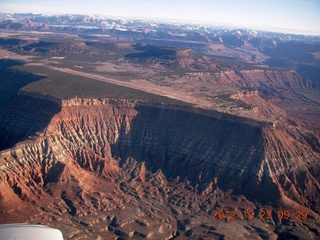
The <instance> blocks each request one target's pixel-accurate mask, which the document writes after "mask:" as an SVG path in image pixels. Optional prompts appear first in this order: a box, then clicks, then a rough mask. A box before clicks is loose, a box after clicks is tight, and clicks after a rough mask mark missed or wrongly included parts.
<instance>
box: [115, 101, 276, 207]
mask: <svg viewBox="0 0 320 240" xmlns="http://www.w3.org/2000/svg"><path fill="white" fill-rule="evenodd" d="M136 110H137V111H138V114H137V115H136V116H135V117H134V118H133V119H132V121H131V122H130V123H128V122H127V121H126V120H123V121H122V126H121V129H120V136H119V138H118V141H117V142H116V143H115V144H114V145H112V146H111V149H112V150H111V151H112V155H113V156H114V157H116V158H120V167H122V168H123V167H124V166H125V168H128V166H129V168H130V161H128V160H130V159H134V160H136V161H137V162H138V163H139V162H140V163H142V162H145V166H146V169H147V170H148V171H149V172H152V173H157V172H159V170H161V172H162V173H163V174H164V176H165V177H166V179H167V180H169V181H170V180H174V179H179V181H185V180H187V181H189V182H190V183H191V184H192V185H193V186H195V187H196V189H197V191H198V192H199V193H202V192H208V191H209V192H210V191H212V190H213V189H215V188H217V187H218V188H219V189H222V190H224V191H227V190H228V189H232V190H233V192H234V193H235V194H243V195H245V196H247V197H249V198H250V199H262V200H264V201H275V200H277V199H278V198H279V195H277V194H278V193H279V191H278V188H277V186H276V185H275V184H274V183H273V182H272V180H271V179H270V178H268V177H267V176H266V177H264V178H262V179H261V178H260V179H258V176H257V175H258V173H257V169H261V168H262V164H263V160H264V156H265V149H264V145H263V131H262V128H261V127H258V126H253V125H250V124H245V123H240V122H237V121H234V120H226V119H220V118H215V117H211V116H207V115H202V114H198V113H191V112H188V111H182V110H176V109H167V108H157V107H151V106H136ZM123 118H124V119H125V118H126V116H124V117H123ZM129 125H130V127H128V126H129ZM131 162H132V161H131ZM140 166H141V164H138V166H137V165H135V164H132V166H131V168H133V169H131V170H129V172H130V174H133V175H132V177H139V171H140V169H141V167H140ZM147 178H148V176H147ZM210 188H211V190H210ZM270 192H272V193H273V194H272V196H271V195H270Z"/></svg>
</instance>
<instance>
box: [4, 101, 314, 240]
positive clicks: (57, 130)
mask: <svg viewBox="0 0 320 240" xmlns="http://www.w3.org/2000/svg"><path fill="white" fill-rule="evenodd" d="M292 146H294V147H292ZM318 159H319V152H316V151H313V150H312V148H310V147H309V145H308V144H307V143H305V142H304V141H303V140H301V139H300V140H299V139H294V138H293V137H292V136H290V135H288V134H287V133H286V131H285V130H284V129H281V128H280V127H277V128H274V129H273V128H270V127H262V126H258V125H252V124H250V123H245V122H243V123H241V122H238V121H235V120H234V119H233V118H231V117H230V119H227V118H225V117H224V118H218V117H214V116H209V115H204V114H201V113H196V112H190V111H184V110H179V109H178V108H175V109H174V108H170V107H165V106H151V105H147V104H144V103H139V102H136V101H128V100H117V101H115V100H107V99H100V100H97V99H82V100H81V99H78V100H71V101H64V102H63V103H62V109H61V111H60V112H59V113H57V114H56V115H54V117H53V118H52V119H51V121H50V123H49V125H48V126H47V127H46V128H45V130H44V131H43V132H42V133H41V134H38V136H37V137H36V138H35V139H34V140H32V141H31V140H30V141H24V142H21V143H19V144H18V145H16V146H15V147H14V148H13V149H9V150H5V151H2V152H1V153H0V180H1V181H0V183H1V189H2V190H1V192H0V203H1V204H0V206H1V207H0V210H1V213H2V214H1V217H0V221H1V222H12V221H29V222H46V221H47V222H51V224H52V225H54V226H56V227H60V228H63V231H64V233H65V234H66V235H67V237H68V238H73V237H74V238H76V236H77V237H81V234H85V233H86V234H87V235H88V234H89V235H90V234H91V235H90V236H91V237H97V236H98V235H99V234H98V233H95V232H94V231H97V230H98V229H100V230H101V231H100V230H99V231H100V233H101V232H103V234H104V235H103V236H104V237H111V236H118V237H129V236H140V237H141V236H142V237H149V238H154V236H160V237H170V236H171V237H173V236H175V235H176V234H178V233H179V234H182V233H183V234H186V236H187V235H188V234H189V236H191V237H198V236H200V235H197V234H200V233H197V234H196V232H197V231H200V232H201V234H207V235H206V236H207V237H210V236H211V235H210V234H211V233H208V229H207V228H204V227H203V226H202V224H204V223H205V222H206V223H208V222H211V221H212V220H210V219H211V212H210V211H211V210H212V209H215V208H218V207H222V206H229V207H232V206H233V207H234V206H237V208H238V207H239V208H242V209H245V208H248V207H249V206H250V207H253V208H256V207H254V206H255V205H254V203H259V204H267V205H268V204H273V206H286V207H288V208H289V207H290V208H292V209H297V208H299V209H305V208H304V207H309V208H311V209H312V210H313V211H318V210H319V197H320V196H319V186H320V185H319V173H318V172H319V171H318V170H319V161H318ZM230 193H232V195H233V196H234V197H233V199H234V200H230ZM219 199H220V200H219ZM223 199H224V200H223ZM231 199H232V198H231ZM228 201H229V205H228V203H227V202H228ZM230 201H231V202H232V203H230ZM308 211H309V210H308ZM194 212H197V214H199V216H201V218H202V220H197V221H196V223H194V222H193V223H190V222H184V221H186V219H187V218H190V216H191V215H190V214H194ZM309 214H311V215H312V216H313V218H317V217H318V215H317V214H316V213H314V212H312V211H309ZM137 216H139V217H137ZM182 219H184V220H182ZM205 219H206V220H205ZM274 221H276V220H274ZM164 222H165V223H164ZM210 224H211V223H210ZM210 224H209V225H210ZM212 224H214V223H212ZM224 224H225V223H224ZM224 224H223V225H224ZM102 225H104V227H102ZM243 225H246V224H245V223H243ZM66 226H67V227H66ZM106 226H108V227H107V228H106ZM120 226H121V227H120ZM215 227H217V226H216V225H215ZM85 229H93V230H94V231H93V232H91V233H88V232H86V230H85ZM102 229H104V230H102ZM154 229H158V230H154ZM190 229H198V230H197V231H195V230H194V232H193V233H192V231H191V232H189V233H188V230H190ZM212 229H214V228H212ZM223 229H224V230H221V229H220V230H221V231H222V232H223V234H224V233H226V232H228V231H229V230H228V227H226V225H224V228H223ZM304 229H305V231H309V230H308V226H305V227H304ZM220 230H219V231H220ZM219 231H218V232H219ZM221 231H220V232H221ZM224 231H226V232H224ZM239 231H240V230H239ZM241 231H244V232H245V231H247V230H246V228H245V227H243V228H242V230H241ZM101 234H102V233H101ZM223 234H222V235H223ZM311 234H313V233H311ZM99 236H101V235H99ZM252 236H253V237H255V236H256V235H252ZM312 236H313V235H312ZM211 237H212V236H211Z"/></svg>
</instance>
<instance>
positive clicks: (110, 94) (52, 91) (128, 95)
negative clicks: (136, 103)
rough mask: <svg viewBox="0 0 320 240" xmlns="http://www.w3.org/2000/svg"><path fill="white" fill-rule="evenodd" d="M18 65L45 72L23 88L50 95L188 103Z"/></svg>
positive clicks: (21, 67)
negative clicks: (38, 78) (40, 77)
mask: <svg viewBox="0 0 320 240" xmlns="http://www.w3.org/2000/svg"><path fill="white" fill-rule="evenodd" d="M15 69H18V70H20V71H23V72H31V73H33V74H37V75H40V76H43V78H42V79H41V80H39V81H36V82H32V83H29V84H28V85H26V86H24V87H22V88H21V90H23V91H26V92H36V93H40V94H44V95H50V96H53V97H57V98H60V99H62V100H67V99H72V98H74V97H78V98H113V99H133V100H142V101H149V102H154V103H171V104H179V105H188V103H185V102H182V101H179V100H176V99H172V98H168V97H164V96H159V95H155V94H151V93H147V92H144V91H141V90H137V89H132V88H129V87H124V86H119V85H116V84H112V83H107V82H102V81H98V80H93V79H90V78H86V77H81V76H77V75H73V74H69V73H63V72H59V71H55V70H52V69H48V68H46V67H41V66H26V65H24V66H16V67H15Z"/></svg>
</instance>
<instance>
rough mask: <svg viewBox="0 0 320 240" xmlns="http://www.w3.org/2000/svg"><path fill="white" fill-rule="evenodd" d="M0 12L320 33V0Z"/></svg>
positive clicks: (103, 0) (79, 5)
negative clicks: (184, 22) (117, 18)
mask: <svg viewBox="0 0 320 240" xmlns="http://www.w3.org/2000/svg"><path fill="white" fill-rule="evenodd" d="M0 12H6V13H13V12H17V13H18V12H19V13H44V14H65V13H69V14H90V15H92V14H97V15H104V16H111V17H126V18H130V17H131V18H140V19H153V18H156V19H166V20H180V21H186V22H196V23H207V24H219V25H228V26H230V25H231V26H238V27H248V28H255V29H265V30H280V31H284V32H293V33H308V34H313V33H314V34H316V35H320V1H319V0H116V1H111V0H0Z"/></svg>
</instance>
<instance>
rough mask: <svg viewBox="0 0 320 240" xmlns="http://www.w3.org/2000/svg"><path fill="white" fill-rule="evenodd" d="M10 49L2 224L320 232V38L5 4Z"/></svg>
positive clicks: (202, 232)
mask: <svg viewBox="0 0 320 240" xmlns="http://www.w3.org/2000/svg"><path fill="white" fill-rule="evenodd" d="M0 58H1V59H0V71H1V75H0V82H1V84H0V119H1V120H0V149H1V152H0V187H1V189H2V190H1V192H0V211H1V215H0V223H12V222H29V223H40V224H45V225H49V226H53V227H56V228H59V229H60V230H61V231H62V232H63V234H64V236H65V239H85V238H91V239H231V238H233V239H239V236H240V238H242V239H317V238H319V235H320V233H319V232H320V225H319V219H320V218H319V214H320V212H319V206H320V202H319V199H320V191H319V189H320V182H319V179H320V174H319V170H320V166H319V164H320V162H319V159H320V131H319V129H320V121H319V120H320V119H319V116H320V94H319V93H320V92H319V91H320V78H319V76H320V62H319V61H320V37H319V36H304V35H293V34H284V33H271V32H263V31H256V30H249V29H232V28H226V27H212V26H200V25H191V24H181V23H176V24H175V23H165V22H162V23H161V22H148V21H139V20H121V19H111V18H104V17H92V16H82V15H60V16H45V15H41V14H0Z"/></svg>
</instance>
